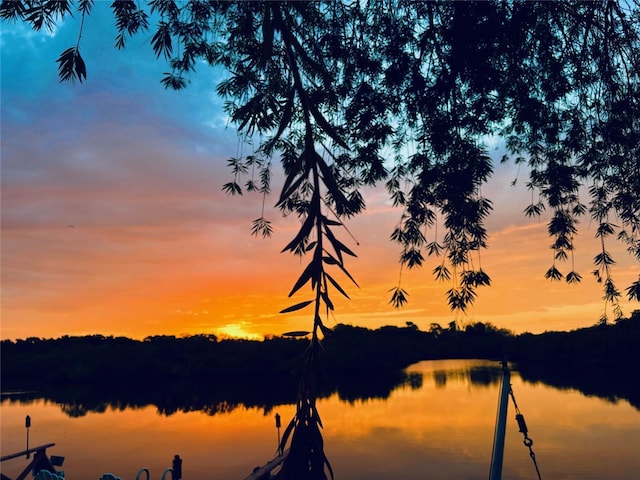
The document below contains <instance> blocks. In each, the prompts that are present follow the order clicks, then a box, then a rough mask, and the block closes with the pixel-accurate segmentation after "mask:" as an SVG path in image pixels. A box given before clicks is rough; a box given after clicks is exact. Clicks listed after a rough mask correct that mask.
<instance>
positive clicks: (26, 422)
mask: <svg viewBox="0 0 640 480" xmlns="http://www.w3.org/2000/svg"><path fill="white" fill-rule="evenodd" d="M24 426H25V428H26V429H27V458H29V457H30V456H31V455H29V427H31V417H30V416H29V415H27V416H26V417H25V419H24Z"/></svg>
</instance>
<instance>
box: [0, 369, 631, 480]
mask: <svg viewBox="0 0 640 480" xmlns="http://www.w3.org/2000/svg"><path fill="white" fill-rule="evenodd" d="M472 366H474V367H484V368H486V367H488V366H490V367H492V368H495V367H496V364H495V363H492V362H484V361H480V362H479V361H438V362H422V363H420V364H417V365H415V366H413V367H411V368H410V369H409V371H410V372H419V373H420V374H421V375H422V383H421V384H420V382H416V381H414V384H413V385H414V386H413V388H412V387H410V386H409V385H408V384H407V385H404V386H403V387H401V388H398V389H396V390H394V391H393V392H392V393H391V395H390V396H389V398H386V399H369V400H364V401H362V400H358V401H355V402H352V403H348V402H344V401H341V400H340V399H339V397H338V394H333V395H332V396H331V397H329V398H325V399H320V400H318V410H319V412H320V415H321V417H322V420H323V424H324V429H323V434H324V440H325V451H326V453H327V456H328V458H329V460H330V462H331V464H332V466H333V468H334V471H335V474H336V479H363V478H367V479H380V480H382V479H398V478H402V479H424V478H429V479H462V478H486V477H488V473H489V465H490V459H491V449H492V442H493V430H494V424H495V415H496V407H497V399H498V387H499V382H498V377H497V373H496V371H495V370H494V371H493V373H492V374H489V375H477V374H476V375H475V376H474V375H473V374H471V373H470V372H471V370H470V367H472ZM415 379H416V377H414V380H415ZM511 383H512V386H513V390H514V393H515V396H516V399H517V401H518V405H519V407H520V410H521V411H522V413H523V414H524V415H525V418H526V421H527V425H528V426H529V435H530V437H531V438H532V439H533V440H534V445H533V449H534V451H535V454H536V458H537V460H538V462H539V466H540V469H541V472H542V476H543V478H582V479H592V480H595V479H602V478H608V479H628V478H633V475H635V474H636V472H638V471H640V457H639V456H638V455H637V446H638V445H640V412H639V411H638V410H637V409H635V408H633V407H632V406H631V405H629V404H628V403H627V402H626V401H620V402H618V403H611V402H608V401H605V400H602V399H599V398H595V397H585V396H584V395H583V394H581V393H579V392H577V391H574V390H558V389H555V388H552V387H549V386H546V385H544V384H541V383H538V384H531V383H525V382H523V381H522V380H521V379H520V377H519V376H518V374H517V372H514V373H513V375H512V382H511ZM66 408H67V409H69V407H66ZM70 410H72V408H71V409H70ZM76 410H77V411H78V410H79V409H76ZM276 412H277V413H279V414H280V415H281V417H282V430H284V428H285V427H286V425H287V423H288V421H289V419H290V418H291V416H292V415H293V413H294V406H293V405H281V406H278V407H277V408H275V409H273V410H271V411H269V412H267V413H265V412H264V411H262V410H260V409H255V408H252V409H247V408H244V407H238V408H235V409H231V411H229V412H227V413H216V414H215V415H208V414H206V413H203V412H200V411H190V412H178V413H174V414H171V415H169V416H163V415H160V414H158V413H157V410H156V408H155V407H153V406H148V407H144V408H138V409H132V408H124V409H113V408H106V409H105V411H104V412H103V413H97V412H88V413H86V414H85V415H83V416H80V417H75V418H71V417H69V416H67V415H66V414H65V413H63V412H62V410H61V409H60V407H59V406H57V405H54V404H52V403H46V402H44V401H42V400H39V401H36V402H33V403H30V404H25V403H19V402H17V401H11V402H10V401H4V402H3V405H2V444H1V445H2V454H3V455H5V454H6V453H9V452H12V451H17V450H20V449H22V448H24V440H25V437H24V433H25V432H24V416H25V415H30V416H31V418H32V428H31V444H32V445H36V444H43V443H48V442H55V443H56V446H55V447H54V449H52V450H51V452H50V453H52V454H57V455H64V456H65V457H66V461H65V464H64V470H65V472H66V477H67V478H68V479H69V480H76V479H91V478H93V479H97V478H98V477H99V476H100V475H102V474H103V473H105V472H112V473H115V474H116V475H118V476H121V477H122V478H124V479H126V480H133V479H134V478H135V474H136V472H137V471H138V469H140V468H141V467H147V468H149V469H150V471H151V474H152V475H151V477H152V478H154V479H159V478H160V475H161V473H162V471H163V470H164V469H165V468H167V467H169V466H170V465H171V459H172V458H173V456H174V455H175V454H180V456H181V457H182V458H183V460H184V464H183V473H184V478H186V479H195V478H210V479H214V478H216V479H229V480H233V479H242V478H245V477H246V476H247V475H248V474H249V473H250V472H251V470H252V469H253V467H255V466H258V465H260V464H263V463H265V462H266V461H267V460H269V459H270V458H271V457H272V456H273V455H274V454H275V451H276V447H277V434H278V432H277V431H276V428H275V421H274V414H275V413H276ZM508 415H509V416H508V422H507V435H506V445H505V461H504V470H503V478H505V479H528V478H535V470H534V467H533V464H532V462H531V458H530V456H529V451H528V449H527V448H526V447H525V446H524V445H523V444H522V435H521V434H520V433H519V432H518V427H517V425H516V422H515V421H514V408H513V404H510V405H509V414H508ZM281 433H282V432H281ZM12 468H13V467H12ZM15 472H16V471H15V470H9V469H7V470H6V471H5V465H4V464H3V473H5V474H7V475H9V476H12V475H14V474H15Z"/></svg>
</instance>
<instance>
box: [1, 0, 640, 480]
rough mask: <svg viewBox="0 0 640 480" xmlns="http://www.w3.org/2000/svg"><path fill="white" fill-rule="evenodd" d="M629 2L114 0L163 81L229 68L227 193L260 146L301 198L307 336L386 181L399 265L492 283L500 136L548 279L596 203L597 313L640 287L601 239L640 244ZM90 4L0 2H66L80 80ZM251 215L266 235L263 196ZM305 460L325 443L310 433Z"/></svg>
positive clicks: (56, 6) (639, 142) (14, 7)
mask: <svg viewBox="0 0 640 480" xmlns="http://www.w3.org/2000/svg"><path fill="white" fill-rule="evenodd" d="M639 7H640V3H639V2H638V0H619V1H604V0H598V1H591V2H537V1H532V2H525V1H514V0H510V1H482V2H453V1H438V2H426V1H424V2H409V1H401V0H386V1H383V0H369V1H346V0H345V1H332V2H221V1H195V0H192V1H179V2H178V1H173V0H149V1H146V2H142V1H132V0H118V1H113V2H112V3H111V9H112V12H113V16H114V18H115V24H116V27H117V35H116V38H115V47H116V48H119V49H121V48H124V47H125V45H126V41H127V39H128V38H129V37H130V36H132V35H134V34H136V33H138V32H141V31H146V30H148V29H150V28H153V36H152V38H151V47H152V48H153V50H154V52H155V54H156V56H157V57H158V58H160V57H162V58H164V59H165V60H166V61H167V63H168V66H169V68H168V72H167V73H166V74H165V76H164V77H163V78H162V79H161V82H162V83H163V84H164V85H165V86H166V87H167V88H172V89H182V88H185V87H186V86H187V85H188V79H189V75H192V74H193V72H194V71H195V69H196V65H197V64H198V62H202V61H204V62H206V63H208V64H210V65H213V66H219V67H223V68H225V69H226V70H227V72H228V77H227V78H226V79H225V80H224V81H222V82H221V83H220V84H219V85H218V87H217V92H218V94H219V95H221V96H222V97H224V98H225V99H226V100H227V102H226V109H227V112H228V114H229V116H230V118H231V119H232V121H233V122H235V123H236V124H237V129H238V131H239V132H240V134H241V135H245V136H247V137H251V136H253V135H256V137H257V138H259V146H258V148H257V150H256V152H255V153H254V154H252V155H249V156H244V157H242V158H232V159H230V160H229V165H230V168H231V171H232V175H233V179H232V180H231V181H230V182H228V183H226V184H225V185H224V187H223V188H224V190H225V191H226V192H228V193H229V194H231V195H240V194H242V193H243V192H244V191H256V192H258V193H259V194H261V195H263V196H266V195H268V194H269V193H270V192H271V166H272V162H273V161H274V159H275V160H277V161H280V162H281V164H282V166H283V167H284V172H285V181H284V185H283V187H282V190H281V192H280V195H279V197H278V199H277V206H278V207H279V208H280V210H281V211H282V213H283V214H285V215H294V216H297V217H298V218H299V220H300V229H299V231H298V233H297V234H296V235H295V237H294V238H293V239H292V240H291V242H290V243H288V244H287V245H286V246H285V247H284V249H283V251H287V252H292V253H294V254H296V255H300V256H304V257H307V258H309V261H308V264H307V265H306V267H305V268H304V270H303V271H302V273H301V275H300V277H299V278H298V279H297V281H296V282H295V284H294V285H293V288H292V290H291V292H290V296H293V295H294V294H296V293H297V292H299V291H301V290H302V289H303V287H305V286H307V285H310V286H311V291H312V292H313V297H312V299H311V300H304V301H302V302H299V303H296V304H294V305H292V306H291V307H289V308H287V309H285V310H284V311H285V312H289V311H296V310H300V309H302V308H305V307H311V308H313V329H312V331H311V332H310V333H312V347H311V348H312V349H313V348H315V345H316V343H317V342H316V340H317V338H318V335H319V330H322V331H325V333H326V332H327V331H328V330H327V329H326V327H325V326H324V324H323V314H325V313H328V312H329V311H330V310H333V308H334V305H333V302H332V298H333V297H332V295H334V294H336V292H337V293H338V294H340V295H344V296H345V297H348V293H347V289H346V288H345V287H344V286H343V285H342V284H341V283H339V282H338V280H337V278H336V272H337V273H339V274H341V275H346V277H347V278H348V279H350V280H351V281H353V282H354V283H355V280H354V279H353V277H352V276H351V275H350V274H349V271H348V269H347V265H346V260H347V258H348V257H352V256H355V252H354V251H352V250H351V249H350V248H349V247H348V246H347V245H345V243H343V241H342V240H340V239H339V233H342V231H341V230H340V229H341V228H342V226H343V222H344V221H345V220H346V219H348V218H349V217H352V216H354V215H357V214H358V213H360V212H362V210H363V209H364V208H365V202H364V199H363V196H362V193H361V190H362V188H363V187H364V186H372V185H378V184H381V183H384V185H385V186H386V188H387V190H388V193H389V195H390V198H391V199H392V201H393V204H394V205H396V206H398V207H400V208H401V210H402V214H401V216H400V219H399V222H398V224H397V226H396V228H395V229H394V230H393V232H391V239H392V240H393V241H394V242H397V243H398V244H399V249H400V251H401V255H400V269H401V270H402V268H414V267H419V266H421V265H422V264H423V263H424V262H425V256H435V257H439V259H440V260H439V261H438V265H437V266H436V267H435V268H434V270H433V274H434V276H435V278H436V279H439V280H443V281H446V282H450V288H449V290H448V292H447V299H448V303H449V305H450V307H451V308H452V309H459V310H465V309H466V308H467V307H468V306H469V305H470V304H471V303H472V302H473V301H474V299H475V298H476V296H477V288H478V287H481V286H485V285H489V284H490V277H489V275H488V273H487V272H485V271H484V270H483V268H482V265H481V262H480V252H481V251H482V250H483V249H484V248H486V246H487V243H486V241H487V232H486V229H485V219H486V218H487V216H488V215H489V214H490V212H491V210H492V204H491V201H490V200H489V199H488V198H486V197H485V196H484V195H483V194H482V185H483V184H485V183H486V182H487V180H488V179H489V178H490V176H491V174H492V169H493V164H492V160H491V158H490V157H489V154H488V147H487V145H488V143H489V141H490V140H491V139H494V138H499V139H500V140H501V141H502V142H503V144H504V146H505V149H506V151H507V152H508V153H507V155H505V157H504V158H503V159H502V161H513V162H515V163H516V164H518V165H521V166H522V168H523V170H527V171H528V177H529V178H528V181H527V183H526V186H527V188H528V189H530V190H531V198H532V200H531V204H530V205H529V206H528V207H527V208H526V210H525V212H524V213H525V214H526V215H528V216H539V215H541V214H542V212H543V211H545V210H549V217H550V219H549V221H548V234H549V236H550V237H551V239H552V245H551V249H552V251H553V256H552V258H553V260H552V264H551V266H550V267H549V269H548V270H547V272H546V277H547V278H549V279H550V280H552V281H560V280H564V281H566V282H568V283H574V282H579V281H580V280H581V275H580V274H579V273H578V272H576V271H574V268H573V252H574V244H575V241H576V238H575V237H576V233H577V227H576V225H577V223H578V221H579V219H580V218H582V217H587V216H588V217H590V218H591V221H593V222H595V224H596V225H597V230H596V236H597V237H598V238H599V239H600V245H601V249H600V251H599V252H598V253H597V254H596V255H595V257H594V260H593V263H594V270H593V272H592V273H593V275H594V277H595V279H596V280H597V281H598V282H599V283H601V284H602V288H603V299H604V301H605V313H604V315H603V317H602V319H601V321H603V322H606V321H607V306H609V305H610V306H613V312H614V316H615V317H616V318H619V317H620V316H621V314H622V313H621V311H620V308H619V303H618V302H619V299H620V298H621V297H622V295H623V294H624V295H626V296H627V297H628V298H629V299H630V300H640V279H639V280H637V281H635V282H633V283H632V284H631V285H628V286H626V289H625V291H624V292H623V291H621V290H620V289H619V288H618V287H617V286H616V284H615V283H614V280H613V277H612V265H613V264H614V262H615V261H614V259H613V258H612V256H611V254H610V253H609V251H608V249H607V245H608V241H609V240H611V239H617V241H621V242H623V243H624V244H625V245H626V247H627V250H628V252H629V254H630V255H632V256H633V257H634V258H635V259H637V260H639V261H640V200H639V198H638V197H639V195H638V192H640V82H639V80H640V78H639V75H640V73H639V72H640V8H639ZM93 8H94V2H93V1H92V0H78V1H77V2H71V1H40V0H38V1H36V0H25V1H10V0H3V1H2V3H1V5H0V16H1V17H2V18H3V19H5V20H12V21H23V22H26V23H28V24H29V25H31V27H32V28H33V29H35V30H39V29H42V28H53V27H54V26H56V25H57V24H59V23H60V22H64V21H66V20H67V19H68V18H69V17H71V16H72V15H73V14H75V15H78V16H79V17H80V19H81V22H80V32H79V35H78V42H77V43H76V44H75V45H72V46H70V47H69V48H68V49H67V50H65V51H64V52H62V53H61V55H60V57H59V58H58V60H57V62H58V70H59V75H60V79H61V80H64V81H85V79H86V78H87V67H86V62H85V61H84V59H83V57H82V55H81V53H80V47H81V38H82V35H83V34H84V32H83V31H82V30H83V28H84V18H85V17H86V16H88V15H90V14H91V12H92V9H93ZM152 25H153V27H152ZM250 172H258V175H257V176H256V177H255V178H254V177H253V176H252V175H251V174H250ZM582 189H586V191H587V192H588V193H587V197H588V200H586V201H585V200H583V196H584V194H582ZM438 226H439V227H440V232H443V233H440V234H439V233H438V231H437V228H436V227H438ZM252 232H253V234H255V235H262V236H269V235H270V234H271V224H270V222H269V220H268V219H266V218H265V217H264V214H262V215H261V216H260V217H259V218H258V219H256V220H255V221H254V223H253V227H252ZM565 263H566V264H568V265H569V266H568V267H564V266H563V265H565ZM390 292H391V303H393V304H394V305H395V306H401V305H403V304H404V303H405V302H406V301H407V292H406V291H405V290H404V289H403V288H402V284H401V283H400V282H399V283H398V285H397V286H396V287H394V288H392V289H391V291H390ZM293 333H297V334H299V333H300V332H293ZM312 355H313V354H312V353H311V354H310V356H312ZM301 410H305V411H306V412H307V416H306V417H299V420H300V421H301V423H300V424H301V425H313V426H315V425H317V424H319V419H318V418H316V417H317V412H316V410H315V405H314V404H309V405H305V406H304V407H301ZM307 421H308V422H310V423H305V422H307ZM297 431H303V430H297ZM314 435H315V432H311V433H309V437H308V438H310V439H311V438H312V437H313V436H314ZM314 438H315V437H314ZM310 441H312V440H310ZM313 441H315V440H313ZM318 453H319V454H318ZM316 454H318V455H316ZM314 455H315V456H314ZM308 460H309V462H317V463H319V464H322V462H323V461H324V460H326V459H325V458H324V457H323V454H322V453H321V449H320V452H318V451H314V452H313V454H312V456H311V457H310V458H309V459H308ZM322 475H324V474H322ZM307 478H316V477H307Z"/></svg>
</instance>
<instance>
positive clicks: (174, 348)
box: [1, 311, 640, 414]
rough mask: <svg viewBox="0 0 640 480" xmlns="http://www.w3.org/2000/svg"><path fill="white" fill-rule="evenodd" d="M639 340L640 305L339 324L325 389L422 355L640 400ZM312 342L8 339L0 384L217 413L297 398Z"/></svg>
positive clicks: (324, 370) (379, 383)
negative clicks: (576, 320)
mask: <svg viewBox="0 0 640 480" xmlns="http://www.w3.org/2000/svg"><path fill="white" fill-rule="evenodd" d="M639 345H640V311H635V312H634V313H633V314H632V315H631V317H630V318H628V319H622V320H620V321H618V322H616V323H615V324H610V325H599V326H594V327H590V328H582V329H579V330H574V331H571V332H546V333H543V334H537V335H533V334H529V333H525V334H520V335H514V334H512V333H510V332H509V331H507V330H503V329H498V328H496V327H495V326H493V325H491V324H484V323H472V324H470V325H467V326H466V327H465V328H463V329H460V328H457V327H456V325H455V323H452V324H450V325H448V326H447V327H446V328H443V327H442V326H440V325H438V324H431V325H430V326H429V328H428V330H426V331H425V330H420V329H419V328H418V327H417V326H416V325H415V324H413V323H411V322H409V323H408V324H407V325H406V326H405V327H394V326H386V327H382V328H379V329H377V330H370V329H367V328H364V327H353V326H347V325H342V324H340V325H337V326H336V327H334V329H333V330H332V331H331V332H330V333H329V334H328V335H327V336H326V338H325V339H324V340H323V342H322V346H323V348H322V350H321V354H320V356H319V360H318V365H317V369H318V372H320V375H318V379H319V380H318V395H319V396H326V395H329V394H331V393H333V392H336V391H337V392H338V394H339V396H340V397H341V398H342V399H344V400H348V401H353V400H357V399H361V398H372V397H378V398H386V397H387V396H388V395H389V394H390V392H391V391H392V390H393V389H394V388H396V387H397V386H398V385H402V384H408V385H414V386H415V385H419V383H420V379H417V378H412V377H411V376H410V375H407V374H406V373H404V372H403V371H402V369H403V368H405V367H407V366H409V365H411V364H412V363H415V362H418V361H421V360H434V359H445V358H483V359H494V360H500V359H502V358H504V357H507V358H508V359H509V360H510V361H511V362H514V363H516V364H517V368H518V370H519V371H520V374H521V376H522V378H523V379H524V380H526V381H531V382H537V381H542V382H544V383H547V384H551V385H554V386H557V387H559V388H578V389H580V390H581V391H583V392H584V393H586V394H593V395H598V396H601V397H603V398H608V399H610V400H616V399H617V398H625V399H628V400H629V401H630V402H631V403H632V404H633V405H634V406H636V408H640V391H639V390H640V389H639V387H638V386H637V385H636V384H635V382H633V380H632V378H630V375H629V372H636V373H637V372H638V371H640V353H639V352H638V346H639ZM306 348H308V341H307V340H303V339H294V338H286V337H269V338H267V339H265V340H262V341H250V340H239V339H223V340H221V339H218V338H216V337H215V336H213V335H195V336H189V337H182V338H180V337H173V336H153V337H147V338H145V339H144V340H132V339H129V338H124V337H111V336H102V335H91V336H84V337H70V336H63V337H61V338H57V339H41V338H27V339H24V340H17V341H13V340H3V341H2V344H1V355H2V362H1V369H2V370H1V374H2V385H3V386H2V389H3V391H5V392H7V391H8V390H12V389H13V390H16V389H22V390H36V391H37V392H39V393H38V394H35V395H36V396H38V395H41V394H43V393H46V396H47V397H48V398H51V399H55V400H56V401H59V402H60V403H63V404H66V405H69V406H70V407H69V408H70V409H77V411H76V412H75V414H82V412H83V411H86V410H94V411H100V409H101V408H102V409H104V408H106V406H107V405H110V406H114V405H115V406H116V407H117V406H118V405H119V406H121V407H122V408H125V407H127V406H141V405H146V404H148V403H153V404H155V405H157V406H158V409H159V411H160V412H161V413H167V414H169V413H172V412H174V411H177V410H185V409H186V410H189V409H196V410H205V411H209V410H210V411H211V412H210V413H216V412H217V411H225V409H233V408H235V406H237V405H239V404H243V405H245V406H256V407H260V408H264V409H265V411H269V410H270V409H271V408H272V407H273V406H274V405H278V404H282V403H293V402H294V401H295V396H296V381H297V380H296V379H297V378H298V375H297V368H299V365H300V359H301V358H302V356H303V355H304V352H305V349H306ZM632 376H633V375H631V377H632ZM480 380H482V379H480ZM480 380H478V381H480ZM88 390H91V392H92V393H91V394H88V393H87V391H88ZM78 398H85V399H95V400H88V402H89V404H88V405H80V404H78V403H77V401H76V402H75V403H74V401H72V400H73V399H78ZM70 414H71V413H70Z"/></svg>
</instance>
